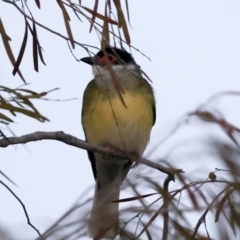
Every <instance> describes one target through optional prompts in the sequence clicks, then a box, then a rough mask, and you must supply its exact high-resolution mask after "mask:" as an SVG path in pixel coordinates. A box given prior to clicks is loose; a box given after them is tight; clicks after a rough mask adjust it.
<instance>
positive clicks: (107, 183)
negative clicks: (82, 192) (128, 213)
mask: <svg viewBox="0 0 240 240" xmlns="http://www.w3.org/2000/svg"><path fill="white" fill-rule="evenodd" d="M109 162H111V160H109ZM130 166H131V164H125V165H123V164H116V161H114V163H104V164H103V163H100V164H97V166H96V168H97V176H96V186H95V194H94V200H93V207H92V211H91V217H90V221H89V227H88V229H89V233H90V235H91V237H97V238H99V239H100V238H102V237H105V238H108V239H113V238H114V237H116V235H117V234H118V229H119V220H118V218H119V213H118V203H117V202H112V201H114V200H118V199H119V194H120V186H121V183H122V181H123V179H124V178H125V176H126V175H127V172H128V171H129V169H130Z"/></svg>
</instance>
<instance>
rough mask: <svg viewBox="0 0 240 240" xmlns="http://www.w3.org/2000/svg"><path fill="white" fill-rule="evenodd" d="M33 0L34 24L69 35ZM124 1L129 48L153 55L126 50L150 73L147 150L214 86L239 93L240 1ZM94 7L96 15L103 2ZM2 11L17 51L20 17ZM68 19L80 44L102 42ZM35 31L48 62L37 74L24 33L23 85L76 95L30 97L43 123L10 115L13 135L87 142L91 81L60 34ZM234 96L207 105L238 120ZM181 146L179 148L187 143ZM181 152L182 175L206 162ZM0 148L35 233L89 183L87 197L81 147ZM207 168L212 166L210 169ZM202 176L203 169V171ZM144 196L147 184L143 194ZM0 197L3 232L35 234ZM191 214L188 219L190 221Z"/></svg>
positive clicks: (200, 134)
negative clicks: (47, 134)
mask: <svg viewBox="0 0 240 240" xmlns="http://www.w3.org/2000/svg"><path fill="white" fill-rule="evenodd" d="M32 2H33V3H32V4H31V2H30V1H28V3H29V7H30V8H31V10H32V12H33V15H34V17H35V19H36V20H37V21H39V22H41V23H43V24H45V25H47V26H48V27H49V28H52V29H55V30H57V31H59V32H61V33H62V34H64V35H66V30H65V28H64V23H63V19H62V13H61V11H60V9H59V7H58V6H57V3H56V1H41V4H42V8H41V10H38V9H37V7H36V6H35V3H34V1H32ZM123 2H124V1H123ZM82 5H84V6H88V7H92V6H93V5H94V1H93V0H92V1H89V0H88V1H86V0H85V1H84V0H82ZM129 8H130V19H131V26H132V27H130V26H129V31H130V35H131V40H132V45H133V46H135V47H136V48H138V49H140V50H141V51H142V52H144V53H145V54H146V55H147V56H148V57H149V58H150V59H151V61H149V60H148V59H147V58H146V57H144V56H142V55H141V54H140V53H138V52H137V51H135V50H133V49H132V54H133V56H134V58H135V60H136V62H137V63H138V64H139V65H140V66H141V67H142V69H143V70H144V71H145V72H146V73H147V75H148V76H149V77H150V78H151V79H152V81H153V84H152V86H153V88H154V91H155V96H156V104H157V105H156V106H157V122H156V125H155V126H154V128H153V130H152V135H151V140H150V143H149V145H148V149H147V150H146V154H147V153H148V152H149V151H150V149H152V148H153V147H154V146H155V145H156V144H157V143H158V142H159V141H160V140H161V139H163V138H164V137H165V136H166V134H167V133H169V132H170V131H171V129H172V127H173V126H174V124H175V123H176V122H177V120H178V119H179V118H180V117H181V116H183V114H185V113H186V112H188V111H192V110H194V109H195V108H196V107H197V106H199V105H200V104H202V103H204V102H205V101H206V100H207V99H208V98H209V97H211V96H212V95H213V94H216V93H218V92H220V91H226V90H235V91H239V90H240V81H239V78H240V67H239V63H240V47H239V46H240V14H239V12H240V2H239V1H236V0H232V1H229V0H225V1H224V0H223V1H219V0H212V1H209V0H202V1H187V0H179V1H173V0H169V1H154V2H151V3H150V2H149V1H129ZM99 11H101V12H103V8H100V9H99ZM0 15H1V19H2V21H3V24H4V26H5V29H6V31H7V33H8V35H9V36H10V37H11V39H12V41H11V47H12V49H13V51H14V55H15V56H17V54H18V52H19V49H20V46H21V42H22V39H23V31H24V19H23V17H22V16H20V14H19V13H18V12H17V10H16V9H15V8H14V7H13V6H11V5H10V4H7V3H5V2H3V1H0ZM71 17H72V21H71V27H72V29H73V33H74V34H73V35H74V38H75V39H76V40H77V41H79V42H81V43H86V44H90V45H95V46H98V47H99V46H100V44H99V39H98V37H97V35H96V34H95V33H94V31H93V32H92V33H91V34H89V24H88V22H87V21H86V20H85V19H83V23H81V22H79V21H78V20H77V19H76V18H75V17H74V15H73V14H71ZM37 30H38V37H39V40H40V43H41V46H42V47H43V49H44V59H45V62H46V64H47V66H43V65H42V64H40V71H39V73H36V72H34V70H33V62H32V46H31V44H32V41H31V38H29V39H28V45H27V50H26V52H25V55H24V58H23V61H22V63H21V66H20V69H21V71H22V73H23V75H24V77H25V79H26V80H27V82H28V83H31V85H29V86H27V87H28V88H29V89H32V90H35V91H38V92H40V91H47V90H50V89H53V88H56V87H59V88H60V90H58V91H55V92H53V93H51V94H50V95H49V96H48V97H49V98H52V99H68V98H73V97H76V98H78V99H77V100H74V101H63V102H53V101H39V100H36V101H34V104H36V106H37V107H38V109H39V110H40V112H41V113H42V114H43V115H44V116H46V117H48V118H49V119H50V122H47V123H40V122H38V121H35V120H32V119H29V118H26V117H23V116H21V115H18V117H17V118H15V119H14V120H15V121H16V123H14V124H11V125H10V127H11V129H12V130H13V132H14V133H15V134H16V135H17V136H21V135H23V134H27V133H32V132H35V131H59V130H61V131H64V132H65V133H69V134H72V135H74V136H76V137H78V138H80V139H84V134H83V131H82V127H81V122H80V118H81V106H82V95H83V91H84V89H85V87H86V85H87V83H88V82H89V81H90V80H91V79H92V72H91V69H90V67H89V66H88V65H87V64H84V63H82V62H77V61H76V60H75V59H74V58H73V57H72V55H71V53H70V51H69V48H68V46H67V44H66V42H65V40H63V39H60V38H58V37H57V36H54V35H52V34H50V33H48V32H47V31H46V30H44V29H41V28H40V27H38V28H37ZM29 37H30V35H29ZM93 51H95V50H93ZM0 52H1V54H0V62H1V65H0V85H5V86H8V87H12V88H14V87H18V86H20V85H22V81H21V80H20V78H19V77H18V76H16V77H13V76H12V66H11V64H10V62H9V60H8V58H7V56H6V53H5V50H4V48H3V44H2V42H1V41H0ZM74 53H75V55H76V56H77V58H79V59H80V58H82V57H85V56H87V53H86V52H85V51H84V50H83V49H82V48H80V47H77V49H76V50H75V51H74ZM239 103H240V99H238V98H236V97H226V98H224V100H222V101H219V102H216V103H215V105H213V108H218V109H219V110H221V111H225V112H226V113H227V119H228V120H229V121H231V122H232V123H235V124H237V123H239V121H240V114H239V112H238V111H237V110H238V109H237V106H238V107H239ZM198 127H199V126H198ZM211 130H212V128H211V127H208V126H207V125H206V128H205V130H204V131H203V130H202V129H198V128H196V129H195V128H194V127H191V126H187V127H184V130H182V131H180V132H179V134H177V135H176V136H175V138H174V140H170V141H169V142H168V143H166V144H165V145H164V146H162V147H160V148H158V149H157V150H156V151H155V152H154V155H151V157H150V159H151V160H154V159H157V158H158V159H160V158H162V157H164V156H165V155H166V154H167V152H168V151H169V150H170V149H171V148H172V147H173V145H174V144H176V143H177V142H179V141H186V142H188V143H189V142H190V143H191V144H197V141H196V142H194V141H193V142H192V139H193V136H194V137H196V138H204V137H206V133H207V132H209V131H211ZM5 133H7V131H6V132H5ZM219 134H220V133H219ZM222 135H223V134H222ZM184 151H185V153H186V151H187V150H186V149H184V150H183V152H184ZM181 154H183V153H180V155H181ZM188 154H189V155H190V157H189V155H188V158H187V159H186V160H185V161H182V162H181V161H180V160H179V161H178V157H177V154H175V157H173V158H172V159H173V160H172V162H171V164H173V165H174V166H176V167H180V168H183V169H184V170H185V171H186V174H188V173H189V177H193V173H194V172H195V171H198V167H199V166H201V165H203V164H207V165H208V164H210V165H211V163H203V162H198V160H199V156H198V157H196V156H195V157H192V156H193V152H190V153H188ZM191 154H192V155H191ZM0 155H1V160H0V165H1V167H0V170H1V171H3V172H4V173H5V174H7V175H8V176H9V177H10V178H12V180H13V181H14V182H16V183H17V185H18V186H19V187H18V188H17V187H14V186H13V185H11V184H10V183H9V182H7V181H6V179H4V178H3V177H2V176H0V180H2V181H4V182H5V183H7V184H8V185H9V186H10V187H11V188H12V189H13V190H14V192H15V193H16V194H17V195H18V196H19V197H20V198H21V200H22V201H23V202H24V204H25V206H26V208H27V211H28V214H29V216H30V219H31V222H32V223H33V224H34V225H35V226H36V227H37V228H38V229H39V230H40V232H44V230H46V228H47V227H48V226H50V225H51V224H52V223H54V221H55V220H57V219H58V217H60V216H61V215H62V214H63V213H64V212H65V211H66V210H67V209H68V208H69V207H70V206H71V205H72V204H73V203H74V202H75V201H76V199H77V198H78V197H79V196H80V195H81V194H82V193H83V192H84V191H85V190H86V189H87V188H88V187H90V186H92V188H91V192H90V193H89V196H91V195H93V184H94V179H93V176H92V172H91V167H90V164H89V161H88V159H87V153H86V152H85V151H83V150H81V149H77V148H73V147H71V146H67V145H65V144H63V143H59V142H54V141H41V142H33V143H29V144H26V146H25V147H24V146H22V145H18V146H10V147H8V148H6V149H0ZM180 159H181V158H180ZM214 167H216V165H213V167H212V168H213V169H214ZM158 174H159V173H158ZM203 174H204V176H207V175H208V172H207V171H206V172H205V173H203ZM171 186H174V185H173V184H171ZM173 188H175V187H173ZM151 192H152V190H151ZM146 193H149V191H146V192H143V194H146ZM0 195H1V200H0V203H1V204H0V212H1V215H0V226H2V227H4V228H6V229H7V230H9V232H10V233H12V234H13V236H15V238H14V240H15V239H16V240H18V239H26V240H28V239H34V238H36V237H37V235H36V233H35V232H34V231H33V230H32V229H31V228H30V226H28V225H27V223H26V218H25V215H24V213H23V210H22V208H21V206H20V205H19V203H18V202H17V201H16V200H15V198H13V196H12V195H11V194H10V193H9V192H8V191H7V190H6V189H5V188H4V187H3V186H1V185H0ZM197 220H198V219H197V218H196V219H195V220H194V221H195V222H196V223H197ZM194 221H193V224H194ZM81 239H85V238H81ZM86 239H88V238H87V237H86Z"/></svg>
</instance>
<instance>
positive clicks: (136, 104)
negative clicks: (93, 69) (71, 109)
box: [82, 91, 153, 155]
mask: <svg viewBox="0 0 240 240" xmlns="http://www.w3.org/2000/svg"><path fill="white" fill-rule="evenodd" d="M103 94H106V92H101V91H97V92H95V94H94V96H92V97H91V99H90V98H89V99H88V102H87V104H86V105H87V106H85V107H84V109H83V116H82V117H83V118H82V123H83V127H84V131H85V134H86V138H87V140H88V142H89V143H91V144H96V145H100V146H105V145H107V144H109V145H111V146H113V147H114V148H116V149H125V150H127V151H129V152H136V153H138V154H139V155H142V153H143V151H144V150H145V148H146V145H147V143H148V141H149V136H150V131H151V128H152V124H153V112H152V111H153V110H152V106H151V103H150V102H149V96H147V95H145V94H144V93H143V92H141V91H139V92H138V91H126V92H125V94H123V98H124V102H125V103H126V106H127V108H126V107H125V106H124V105H123V103H122V102H121V100H120V99H119V96H118V95H117V94H115V95H114V96H112V97H111V98H106V96H103Z"/></svg>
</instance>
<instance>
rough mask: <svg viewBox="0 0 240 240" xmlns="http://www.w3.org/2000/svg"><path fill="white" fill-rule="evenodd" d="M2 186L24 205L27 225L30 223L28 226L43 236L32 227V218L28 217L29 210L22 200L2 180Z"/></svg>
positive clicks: (0, 182)
mask: <svg viewBox="0 0 240 240" xmlns="http://www.w3.org/2000/svg"><path fill="white" fill-rule="evenodd" d="M0 184H2V185H3V186H4V187H5V188H7V190H8V191H9V192H10V193H11V194H12V195H13V196H14V197H15V198H16V199H17V200H18V202H19V203H20V204H21V205H22V208H23V211H24V213H25V216H26V218H27V223H28V225H29V226H31V227H32V228H33V229H34V230H35V231H36V232H37V234H38V235H39V236H40V237H41V234H40V232H39V230H38V229H37V228H36V227H34V226H33V225H32V223H31V222H30V218H29V216H28V213H27V209H26V207H25V205H24V204H23V202H22V201H21V199H20V198H19V197H18V196H17V195H16V194H15V193H14V192H13V191H12V190H11V188H9V187H8V186H7V185H6V184H5V183H4V182H2V181H1V180H0Z"/></svg>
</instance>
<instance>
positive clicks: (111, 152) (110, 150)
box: [103, 144, 115, 160]
mask: <svg viewBox="0 0 240 240" xmlns="http://www.w3.org/2000/svg"><path fill="white" fill-rule="evenodd" d="M105 148H106V151H107V152H106V153H104V154H103V158H104V159H105V160H108V159H109V158H110V157H111V156H114V155H115V149H114V148H113V147H112V146H111V145H110V144H107V145H106V146H105Z"/></svg>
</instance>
